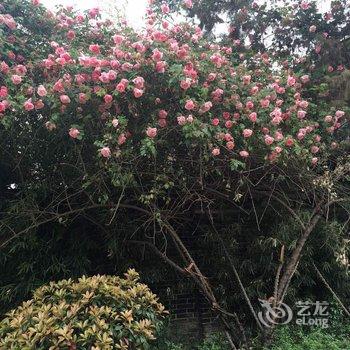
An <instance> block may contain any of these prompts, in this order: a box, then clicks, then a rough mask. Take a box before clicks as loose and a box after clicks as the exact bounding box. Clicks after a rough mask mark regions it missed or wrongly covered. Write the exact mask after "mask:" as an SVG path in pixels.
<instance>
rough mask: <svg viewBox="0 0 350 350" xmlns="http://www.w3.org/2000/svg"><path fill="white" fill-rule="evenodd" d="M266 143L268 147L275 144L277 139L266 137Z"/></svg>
mask: <svg viewBox="0 0 350 350" xmlns="http://www.w3.org/2000/svg"><path fill="white" fill-rule="evenodd" d="M264 141H265V144H266V145H268V146H269V145H272V144H273V142H274V141H275V139H274V138H273V137H271V136H269V135H266V136H265V138H264Z"/></svg>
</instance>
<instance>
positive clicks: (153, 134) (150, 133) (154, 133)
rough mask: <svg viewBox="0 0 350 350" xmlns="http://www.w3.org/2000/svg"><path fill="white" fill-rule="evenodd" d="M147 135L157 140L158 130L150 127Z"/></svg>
mask: <svg viewBox="0 0 350 350" xmlns="http://www.w3.org/2000/svg"><path fill="white" fill-rule="evenodd" d="M146 134H147V136H148V137H150V138H151V139H153V138H155V137H156V136H157V128H151V127H148V128H147V130H146Z"/></svg>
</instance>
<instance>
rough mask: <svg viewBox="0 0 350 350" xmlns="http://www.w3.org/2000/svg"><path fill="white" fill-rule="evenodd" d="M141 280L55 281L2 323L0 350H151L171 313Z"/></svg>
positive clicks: (133, 275) (129, 276)
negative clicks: (152, 343) (167, 313)
mask: <svg viewBox="0 0 350 350" xmlns="http://www.w3.org/2000/svg"><path fill="white" fill-rule="evenodd" d="M138 281H139V275H138V273H137V272H135V270H129V271H128V272H127V273H126V274H125V278H120V277H114V276H100V275H98V276H94V277H82V278H80V279H79V280H78V281H77V282H74V281H72V280H70V279H69V280H62V281H59V282H57V283H55V282H51V283H50V284H49V285H46V286H43V287H41V288H39V289H37V290H36V291H35V292H34V296H33V299H31V300H29V301H27V302H24V303H23V304H22V305H21V306H20V307H18V308H17V309H14V310H12V311H10V312H9V313H8V314H7V317H6V318H5V319H4V320H3V321H2V322H1V323H0V339H1V340H0V349H16V350H17V349H18V350H19V349H21V350H25V349H28V350H29V349H35V350H54V349H70V350H72V349H75V350H79V349H84V350H85V349H91V350H92V349H94V350H102V349H104V350H107V349H121V350H123V349H140V350H141V349H148V348H149V345H150V343H151V342H152V340H154V339H155V335H156V334H157V332H158V331H159V329H160V327H161V325H162V321H161V319H162V318H163V316H164V315H165V313H166V311H165V310H164V307H163V305H162V304H160V303H159V302H158V298H157V296H156V295H155V294H153V293H152V292H151V291H150V290H149V288H148V287H147V286H146V285H145V284H141V283H139V282H138Z"/></svg>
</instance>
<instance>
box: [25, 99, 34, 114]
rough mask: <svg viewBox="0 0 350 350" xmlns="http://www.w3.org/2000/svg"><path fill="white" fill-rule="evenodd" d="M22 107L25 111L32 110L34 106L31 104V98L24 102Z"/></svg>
mask: <svg viewBox="0 0 350 350" xmlns="http://www.w3.org/2000/svg"><path fill="white" fill-rule="evenodd" d="M23 106H24V109H25V110H26V111H31V110H33V109H34V104H33V102H32V99H31V98H30V99H29V100H27V101H26V102H24V104H23Z"/></svg>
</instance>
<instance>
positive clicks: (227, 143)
mask: <svg viewBox="0 0 350 350" xmlns="http://www.w3.org/2000/svg"><path fill="white" fill-rule="evenodd" d="M226 147H227V148H228V149H229V150H233V149H234V148H235V143H234V142H233V141H228V142H226Z"/></svg>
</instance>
